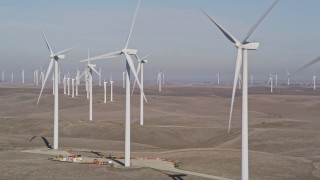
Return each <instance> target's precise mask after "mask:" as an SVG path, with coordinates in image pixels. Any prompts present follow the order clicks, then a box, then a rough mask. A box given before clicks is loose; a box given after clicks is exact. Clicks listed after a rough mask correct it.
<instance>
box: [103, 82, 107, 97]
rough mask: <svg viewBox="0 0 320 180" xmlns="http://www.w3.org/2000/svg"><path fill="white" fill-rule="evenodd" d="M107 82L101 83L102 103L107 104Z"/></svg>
mask: <svg viewBox="0 0 320 180" xmlns="http://www.w3.org/2000/svg"><path fill="white" fill-rule="evenodd" d="M107 83H108V82H107V81H106V80H104V81H103V90H104V103H107Z"/></svg>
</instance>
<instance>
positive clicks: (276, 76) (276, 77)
mask: <svg viewBox="0 0 320 180" xmlns="http://www.w3.org/2000/svg"><path fill="white" fill-rule="evenodd" d="M275 79H276V86H278V75H277V74H276V75H275Z"/></svg>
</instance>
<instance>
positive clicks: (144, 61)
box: [132, 54, 151, 125]
mask: <svg viewBox="0 0 320 180" xmlns="http://www.w3.org/2000/svg"><path fill="white" fill-rule="evenodd" d="M150 55H151V54H149V55H147V56H145V57H143V58H142V59H140V58H139V57H138V55H135V57H136V59H137V60H138V68H137V74H139V72H140V70H141V74H140V83H141V89H142V90H141V91H140V125H143V115H144V110H143V108H144V107H143V105H144V104H143V99H144V100H145V101H146V102H147V99H146V98H145V96H144V87H143V83H144V80H143V79H144V74H143V73H144V68H143V67H144V64H145V63H147V62H148V60H147V57H148V56H150ZM136 82H137V80H135V81H134V84H133V88H132V94H133V91H134V87H135V84H136Z"/></svg>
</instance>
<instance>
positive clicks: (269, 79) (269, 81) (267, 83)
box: [267, 77, 271, 85]
mask: <svg viewBox="0 0 320 180" xmlns="http://www.w3.org/2000/svg"><path fill="white" fill-rule="evenodd" d="M270 81H271V77H270V78H269V81H268V83H267V85H269V83H270Z"/></svg>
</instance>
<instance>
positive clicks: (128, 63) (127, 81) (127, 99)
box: [83, 0, 142, 167]
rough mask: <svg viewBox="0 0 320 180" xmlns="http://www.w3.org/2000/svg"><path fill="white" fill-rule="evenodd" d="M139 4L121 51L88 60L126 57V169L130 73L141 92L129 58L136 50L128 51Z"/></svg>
mask: <svg viewBox="0 0 320 180" xmlns="http://www.w3.org/2000/svg"><path fill="white" fill-rule="evenodd" d="M139 4H140V0H139V2H138V5H137V9H136V11H135V15H134V18H133V23H132V26H131V29H130V32H129V35H128V39H127V42H126V44H125V47H124V49H122V50H121V51H116V52H111V53H108V54H104V55H101V56H97V57H94V58H91V59H90V60H98V59H106V58H111V57H118V56H120V55H124V56H125V57H126V115H125V118H126V122H125V166H126V167H129V166H130V151H131V148H130V142H131V140H130V138H131V135H130V134H131V133H130V130H131V127H130V123H131V121H130V116H131V113H130V111H131V110H130V109H131V108H130V71H132V74H133V75H134V77H135V79H137V83H138V86H139V88H140V90H141V91H142V88H141V84H140V81H139V79H138V75H137V72H136V70H135V67H134V64H133V61H132V59H131V57H130V55H135V54H137V50H136V49H128V45H129V41H130V37H131V33H132V30H133V27H134V24H135V20H136V16H137V13H138V9H139ZM83 61H87V60H83Z"/></svg>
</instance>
